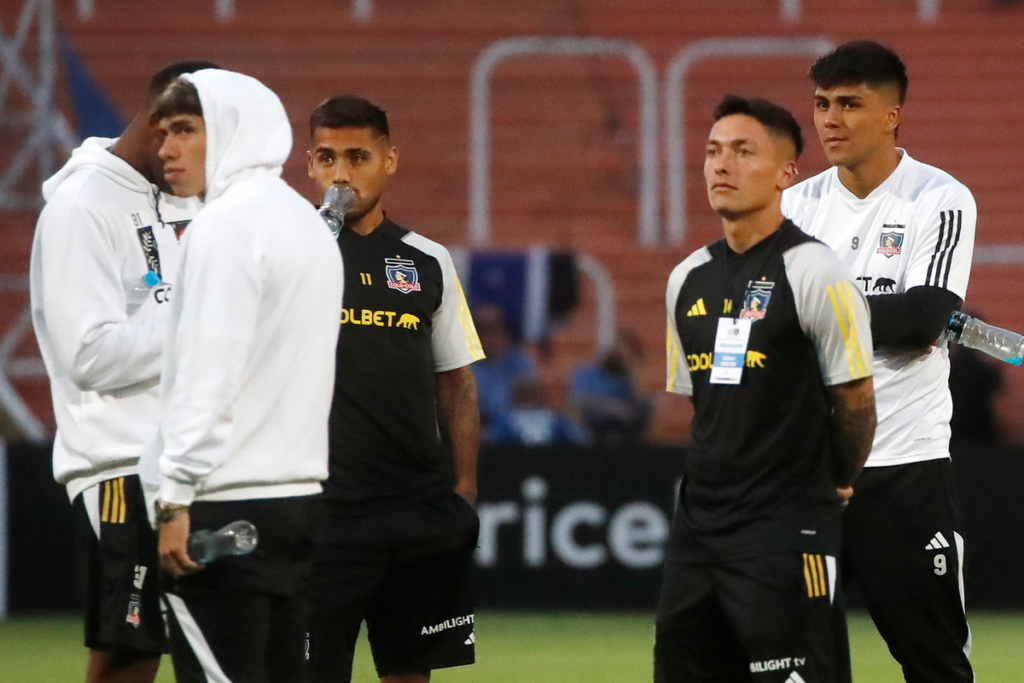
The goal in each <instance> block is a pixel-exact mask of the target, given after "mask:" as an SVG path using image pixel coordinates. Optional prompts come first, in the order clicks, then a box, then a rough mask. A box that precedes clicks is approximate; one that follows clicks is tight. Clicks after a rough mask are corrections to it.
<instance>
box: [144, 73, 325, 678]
mask: <svg viewBox="0 0 1024 683" xmlns="http://www.w3.org/2000/svg"><path fill="white" fill-rule="evenodd" d="M154 118H158V119H159V128H160V130H161V132H162V134H163V135H164V136H165V139H164V142H163V146H162V147H161V148H160V157H161V159H163V161H164V178H165V179H166V180H167V182H168V183H169V184H170V185H171V186H172V187H173V188H174V191H175V193H176V194H178V195H181V196H190V195H194V194H196V195H200V196H202V197H203V198H204V201H205V205H204V207H203V208H202V210H200V212H199V213H198V214H197V216H196V218H195V219H194V220H193V222H192V224H191V226H190V227H189V231H188V234H187V236H186V238H185V241H184V243H183V253H182V259H181V269H180V276H179V283H178V286H177V287H176V289H175V297H174V300H173V301H172V304H171V322H170V330H169V334H168V338H167V347H166V354H165V364H164V373H163V385H162V392H161V418H160V432H159V438H160V443H159V444H158V448H154V449H153V450H152V453H150V452H149V451H147V454H146V455H145V456H143V463H142V473H143V477H144V478H145V479H146V481H147V484H148V483H149V480H150V477H151V476H152V478H153V479H154V480H155V481H154V483H155V484H156V485H157V486H158V487H159V493H158V500H157V501H156V518H157V521H158V522H159V532H160V549H159V553H160V561H161V566H162V567H163V568H164V569H165V570H166V571H167V572H168V573H169V574H171V575H172V577H173V578H172V579H171V581H170V582H169V584H168V585H166V586H165V587H164V589H165V592H166V600H167V604H168V607H169V610H168V622H169V626H170V639H171V657H172V660H173V662H174V670H175V676H176V678H177V680H178V681H179V683H189V682H191V681H197V682H198V681H232V682H233V683H243V682H246V681H268V680H269V681H274V682H275V683H287V682H289V681H298V680H300V679H301V678H302V676H303V670H304V660H305V657H304V637H305V630H306V629H305V610H306V607H305V591H306V585H307V583H308V575H309V569H310V566H311V563H312V540H313V531H314V520H315V518H316V516H317V514H316V513H317V507H316V503H317V502H318V494H319V493H320V490H321V489H320V481H321V480H323V479H326V478H327V418H328V412H329V409H330V405H331V397H332V392H333V382H334V363H335V346H336V344H337V338H338V319H339V318H338V316H339V315H340V314H341V305H342V288H343V285H342V283H343V277H342V265H341V254H340V253H339V251H338V247H337V244H336V243H335V242H334V238H333V236H332V235H331V232H330V230H329V229H328V227H327V226H326V225H325V224H324V222H323V221H322V220H321V219H320V217H319V216H318V215H317V212H316V210H315V209H314V208H313V207H312V205H311V204H310V203H309V202H308V201H306V200H305V199H303V198H302V197H301V196H300V195H299V194H298V193H297V192H295V191H294V190H292V189H291V188H290V187H288V185H287V184H285V182H284V181H283V180H282V179H281V177H280V176H281V171H282V165H283V164H284V162H285V160H286V159H287V157H288V153H289V151H290V150H291V143H292V137H291V126H290V124H289V123H288V117H287V115H286V114H285V111H284V107H283V106H282V105H281V102H280V100H279V99H278V98H277V96H276V95H275V94H274V93H273V92H272V91H270V90H269V89H268V88H267V87H266V86H264V85H263V84H261V83H260V82H259V81H257V80H255V79H253V78H250V77H248V76H243V75H242V74H237V73H232V72H228V71H220V70H205V71H202V72H199V73H196V74H192V75H188V76H183V77H182V78H181V79H179V80H177V81H175V82H174V83H172V84H171V85H170V86H169V87H168V89H167V90H166V91H165V92H164V94H163V95H162V96H161V98H160V100H159V102H158V104H157V107H156V114H155V117H154ZM238 519H246V520H249V521H251V522H253V523H254V524H255V525H256V527H257V529H258V531H259V545H258V546H257V548H256V550H255V552H254V553H252V554H251V555H245V556H242V557H230V558H223V559H220V560H217V561H216V562H213V563H211V564H209V565H208V566H207V567H206V568H205V569H203V570H202V571H197V570H198V569H199V566H198V565H196V564H195V563H194V562H193V561H192V559H191V558H190V557H189V554H188V551H187V542H188V536H189V531H190V529H217V528H219V527H220V526H223V525H224V524H226V523H229V522H232V521H235V520H238Z"/></svg>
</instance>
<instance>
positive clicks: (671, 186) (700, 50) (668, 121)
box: [665, 37, 834, 245]
mask: <svg viewBox="0 0 1024 683" xmlns="http://www.w3.org/2000/svg"><path fill="white" fill-rule="evenodd" d="M833 47H834V44H833V43H832V41H830V40H829V39H827V38H772V37H751V38H708V39H706V40H698V41H696V42H693V43H690V44H689V45H687V46H686V47H684V48H683V49H681V50H680V51H679V52H677V53H676V54H675V56H674V57H673V58H672V60H671V61H670V62H669V64H668V68H667V69H666V72H665V138H666V140H665V148H666V154H667V155H668V159H667V161H668V178H667V186H666V189H665V195H666V197H667V204H668V220H667V226H666V233H667V235H666V236H667V238H668V242H669V244H673V245H678V244H682V243H683V240H684V239H685V238H686V121H685V120H684V116H683V114H684V112H685V109H686V103H685V99H686V75H687V73H689V71H690V69H691V68H693V66H694V65H695V64H697V63H699V62H702V61H704V60H705V59H711V58H718V57H724V58H733V59H735V58H740V57H761V56H763V57H782V56H789V55H808V56H817V55H820V54H822V53H825V52H828V51H829V50H831V49H832V48H833Z"/></svg>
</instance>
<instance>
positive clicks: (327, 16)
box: [0, 0, 1024, 442]
mask: <svg viewBox="0 0 1024 683" xmlns="http://www.w3.org/2000/svg"><path fill="white" fill-rule="evenodd" d="M8 4H12V3H5V6H4V8H3V9H0V22H2V25H3V26H4V27H5V28H8V27H9V26H10V25H11V22H12V21H13V18H14V17H15V16H16V13H15V9H16V8H8V7H7V5H8ZM13 4H17V3H13ZM94 4H95V14H94V16H93V18H92V19H91V20H88V21H84V20H80V19H78V18H77V15H76V11H75V9H76V3H75V2H74V1H73V0H60V1H59V2H57V7H58V19H59V23H60V25H61V27H62V28H64V29H66V30H67V31H68V32H69V34H70V36H71V39H72V41H73V43H74V45H75V47H76V48H77V50H78V52H79V54H80V56H81V58H82V60H83V63H84V64H85V66H86V67H87V68H88V69H89V70H90V71H91V73H92V74H93V76H94V77H95V79H96V80H97V81H98V82H99V84H100V85H101V86H102V87H104V88H105V89H106V91H107V92H108V93H109V95H110V96H111V98H112V100H113V101H114V102H115V103H116V104H117V105H118V106H119V107H120V109H121V111H122V113H124V114H125V115H130V114H131V113H132V112H134V111H135V109H136V108H137V107H138V106H139V104H140V102H141V99H142V94H143V92H144V90H145V86H146V81H147V79H148V77H149V75H150V74H151V73H152V72H153V71H155V70H156V69H157V68H159V67H160V66H162V65H164V64H166V63H168V62H170V61H174V60H178V59H184V58H205V59H211V60H213V61H216V62H218V63H220V64H221V65H223V66H224V67H226V68H230V69H235V70H239V71H244V72H247V73H250V74H252V75H254V76H256V77H258V78H260V79H262V80H264V81H265V82H266V83H267V84H268V85H269V86H270V87H272V88H273V89H274V90H276V91H277V92H278V93H279V94H280V95H281V97H282V99H283V100H284V103H285V106H286V107H287V108H288V110H289V112H290V113H291V116H292V122H293V124H294V127H295V133H296V148H295V151H294V152H293V155H292V158H291V160H290V163H289V165H288V167H287V169H286V178H287V179H288V180H289V181H290V182H292V183H293V184H294V185H295V186H296V187H298V188H300V190H303V191H305V192H306V193H307V194H308V195H310V196H312V192H311V185H310V183H309V181H308V180H307V179H306V178H305V169H304V160H303V151H304V149H305V147H304V143H305V141H306V139H307V133H306V131H305V117H306V115H307V113H308V111H310V110H311V109H312V108H313V107H314V106H316V104H317V103H318V102H319V101H320V100H321V99H322V98H323V97H325V96H327V95H329V94H334V93H339V92H353V93H357V94H361V95H363V96H366V97H368V98H370V99H373V100H375V101H377V102H379V103H380V104H382V105H383V106H384V107H385V108H386V109H387V110H388V112H389V115H390V116H391V119H392V128H393V132H394V141H395V143H396V144H397V145H398V146H399V148H400V149H401V152H402V156H401V164H400V170H399V173H398V175H397V176H396V177H395V178H394V181H393V184H392V187H390V188H389V193H388V204H389V212H390V213H391V214H392V215H393V216H395V217H396V218H397V219H398V220H400V221H403V222H405V223H407V224H408V225H409V226H410V227H413V228H414V229H416V230H418V231H420V232H422V233H423V234H425V235H427V236H428V237H431V238H433V239H437V240H439V241H441V242H443V243H446V244H448V245H453V246H454V245H464V244H466V242H467V216H468V211H467V206H468V199H467V193H468V183H467V173H468V168H467V158H468V140H469V114H468V111H469V79H470V74H471V71H472V69H473V65H474V63H475V60H476V59H477V57H478V56H479V55H480V54H481V53H482V52H483V51H484V50H485V49H486V48H487V47H488V46H489V45H491V44H492V43H494V42H495V41H497V40H500V39H502V38H507V37H512V36H523V35H544V36H605V37H617V38H624V39H628V40H632V41H634V42H636V43H638V44H639V45H640V46H642V47H643V48H644V49H645V50H646V51H647V52H648V54H649V55H650V56H651V58H652V59H653V61H654V63H655V65H656V67H657V69H658V71H659V77H663V74H664V70H665V67H666V65H667V64H668V62H669V60H670V59H671V58H672V56H673V55H674V54H675V53H676V52H677V51H679V50H680V49H681V48H683V47H685V46H686V45H687V44H690V43H692V42H694V41H696V40H700V39H705V38H709V37H736V36H803V37H815V36H824V37H827V38H828V39H830V40H832V41H833V42H835V43H839V42H843V41H845V40H850V39H854V38H861V37H865V36H868V37H871V38H874V39H878V40H881V41H883V42H886V43H889V44H891V45H893V46H894V47H895V48H896V49H897V50H898V51H899V52H900V53H901V55H902V56H903V57H904V59H905V61H906V62H907V64H908V67H909V73H910V79H911V86H910V95H909V100H908V103H907V107H906V112H905V118H904V124H903V126H902V128H901V130H900V141H901V142H902V143H905V145H906V146H907V148H908V149H909V150H910V152H911V154H913V155H914V157H915V158H917V159H920V160H922V161H925V162H927V163H933V164H935V165H938V166H940V167H941V168H943V169H945V170H947V171H949V172H950V173H952V174H953V175H954V176H956V177H957V178H958V179H959V180H961V181H962V182H964V183H965V184H967V185H968V187H970V188H971V189H972V190H973V191H974V193H975V196H976V198H977V201H978V206H979V224H978V226H979V227H978V245H979V246H992V245H1004V244H1007V245H1019V246H1024V237H1022V236H1021V235H1020V231H1019V230H1018V228H1017V223H1018V222H1019V219H1018V218H1017V215H1018V214H1017V211H1016V209H1017V204H1018V202H1019V198H1020V191H1019V188H1020V187H1021V186H1022V185H1024V163H1022V159H1024V136H1022V135H1021V133H1020V131H1021V130H1022V128H1024V71H1022V70H1021V69H1020V68H1019V65H1020V64H1021V63H1024V41H1022V40H1021V39H1020V36H1021V35H1024V6H1011V7H996V5H995V3H994V2H991V0H962V1H960V2H956V3H953V2H944V3H940V5H939V15H938V18H937V20H936V21H935V22H933V23H930V22H926V21H922V20H921V19H920V18H919V16H918V14H917V3H916V2H914V1H913V0H901V1H899V2H885V3H882V2H878V0H804V2H802V3H801V4H802V12H801V16H800V17H799V19H798V20H797V21H793V22H787V21H784V20H783V18H782V17H780V9H779V3H776V2H770V1H767V0H765V1H762V2H757V3H751V2H748V1H744V0H719V1H717V2H709V1H706V0H682V1H680V0H633V1H629V2H627V1H625V0H618V1H613V0H572V1H569V0H565V1H558V0H556V1H554V2H552V1H551V0H522V1H520V2H516V3H509V2H501V1H499V0H434V1H432V2H422V1H420V0H375V2H374V3H373V15H372V18H371V19H370V20H369V21H365V22H361V21H357V20H355V19H354V18H353V17H352V16H351V10H350V8H351V6H352V5H351V3H350V2H349V1H348V0H345V1H342V0H290V1H289V2H288V3H281V2H276V1H274V0H235V16H234V18H232V19H229V20H228V21H225V22H218V21H217V20H216V19H215V18H214V11H213V2H212V0H180V1H179V2H174V3H162V4H160V5H159V6H157V5H154V4H152V3H140V2H136V1H135V0H94ZM808 66H809V59H808V58H804V57H758V58H753V59H751V58H747V59H712V60H708V61H704V62H701V63H699V64H697V65H696V66H695V67H694V68H693V70H692V71H691V73H690V74H689V76H688V81H687V90H686V102H685V103H684V108H683V111H684V113H685V118H684V122H685V132H686V141H687V142H686V150H685V152H686V157H685V158H686V170H687V185H686V192H687V204H688V207H689V210H688V225H689V228H688V234H687V239H686V242H685V244H684V245H683V246H678V247H670V248H669V247H658V248H641V247H639V246H636V239H635V238H636V235H635V232H636V229H635V226H636V214H637V164H636V158H637V149H636V145H637V133H636V131H637V127H638V107H637V95H636V75H635V73H634V72H633V71H631V70H630V68H629V67H628V66H627V65H625V64H623V63H621V62H620V61H617V60H614V59H611V58H604V57H586V58H584V57H558V58H552V57H523V58H519V59H516V60H510V61H508V62H506V63H502V64H501V65H500V66H499V67H498V68H497V69H496V71H495V73H494V80H493V82H492V87H491V112H492V118H491V120H492V129H491V130H492V133H491V144H492V147H491V160H492V161H491V225H492V235H493V242H494V244H495V245H496V246H509V247H521V246H525V245H529V244H534V243H541V244H547V245H551V246H553V247H558V248H561V249H567V248H568V249H574V250H577V251H585V252H587V253H590V254H592V255H593V256H595V257H596V258H597V259H598V260H600V261H601V262H602V263H603V264H604V265H605V266H606V267H607V268H608V269H609V271H610V272H611V273H612V277H613V279H614V281H615V285H616V289H617V293H618V302H617V303H618V311H619V325H620V326H624V327H631V328H634V329H636V330H638V331H639V332H640V334H641V335H642V337H643V339H644V341H645V345H646V348H647V356H648V364H647V365H648V367H647V377H646V384H647V389H648V390H650V391H652V392H654V391H659V390H660V388H661V387H662V386H663V380H662V377H663V369H662V361H661V357H662V353H663V351H662V349H663V345H664V311H663V307H664V303H663V301H664V286H665V281H666V279H667V276H668V273H669V271H670V269H671V267H672V266H673V265H674V264H675V263H676V262H678V261H679V260H681V259H682V258H683V257H684V256H685V255H686V254H687V253H689V252H690V251H692V250H693V249H694V248H696V247H698V246H700V245H701V244H703V243H706V242H708V241H711V240H713V239H717V238H718V236H719V228H718V223H717V220H716V219H715V217H714V216H713V214H712V213H711V212H710V210H709V209H708V208H707V204H706V200H705V197H704V190H703V182H702V175H701V163H702V156H703V151H702V150H703V142H702V141H703V139H704V136H706V134H707V129H708V127H709V125H710V112H711V110H712V108H713V107H714V104H715V103H716V102H717V101H718V100H719V99H720V98H721V96H722V95H724V94H725V93H727V92H739V93H743V94H750V95H758V96H764V97H769V98H771V99H774V100H776V101H778V102H780V103H781V104H784V105H786V106H787V107H789V108H791V109H792V110H793V111H794V112H795V113H797V114H798V118H799V119H800V121H801V123H802V124H803V125H804V126H805V135H807V137H808V138H809V144H808V152H807V153H806V154H805V158H804V159H803V162H802V168H803V175H804V176H805V177H806V176H810V175H812V174H814V173H816V172H818V171H820V170H821V169H823V168H824V164H825V162H824V158H823V155H822V153H821V151H820V148H819V146H818V145H817V142H816V140H815V135H814V132H813V127H812V125H811V106H810V105H811V102H810V93H811V86H810V85H809V83H808V82H807V80H806V78H805V74H806V70H807V67H808ZM663 93H664V87H663V86H662V87H661V94H662V95H663ZM663 111H664V110H663V107H659V118H660V125H661V126H662V133H661V135H660V137H659V139H660V140H664V129H663V126H664V116H663ZM0 144H3V141H2V138H0ZM2 154H3V150H2V149H0V155H2ZM664 158H665V157H664V154H662V158H661V164H662V165H663V164H664ZM664 175H665V174H664V172H663V171H662V172H661V173H660V176H661V177H662V178H664ZM659 192H660V194H662V195H663V194H664V182H662V185H661V187H660V188H659ZM661 206H662V207H664V197H662V200H661ZM32 221H33V217H32V215H30V214H17V215H15V214H12V213H11V212H3V211H0V225H2V226H3V231H4V232H3V234H4V239H3V240H2V246H0V268H2V272H13V273H24V272H26V270H27V260H28V250H29V243H30V236H31V224H32ZM1022 286H1024V263H1020V262H1018V263H1011V264H1006V265H999V266H995V265H986V264H984V263H979V264H978V265H977V266H976V267H975V268H974V274H973V278H972V284H971V291H970V294H969V301H968V305H969V306H971V307H973V308H975V309H977V310H979V311H981V312H982V314H983V315H984V317H985V318H986V319H987V320H988V321H990V322H992V323H994V324H997V325H1001V326H1005V327H1011V328H1015V329H1018V330H1022V331H1024V307H1022V306H1020V305H1019V303H1018V301H1019V299H1020V294H1019V293H1018V292H1019V290H1020V289H1021V288H1022ZM3 298H4V300H5V301H6V299H8V298H10V297H9V296H8V295H4V297H3ZM581 304H582V305H581V306H580V309H579V311H578V312H577V314H576V315H575V317H574V319H573V320H572V321H571V322H570V324H569V325H568V326H567V327H566V328H564V329H563V330H562V331H561V332H559V333H558V334H557V335H556V336H555V338H554V340H553V351H554V353H553V354H552V360H551V361H549V362H548V363H547V365H548V366H549V367H547V368H546V369H547V373H546V375H547V377H548V378H549V380H548V381H549V385H550V386H549V389H550V391H551V395H552V398H558V397H559V395H560V393H561V390H562V387H563V386H564V383H565V381H566V380H567V377H568V373H569V370H570V368H571V367H572V366H573V365H574V364H576V363H578V362H581V361H583V360H585V359H588V358H590V357H591V356H592V354H593V332H592V330H593V329H594V320H593V312H592V311H593V298H592V293H591V292H589V288H588V287H586V286H584V289H583V299H582V302H581ZM17 305H22V304H17ZM8 308H9V305H8V304H6V303H5V304H3V306H2V307H0V318H2V319H4V320H6V319H9V318H10V316H11V313H10V312H9V311H8ZM1008 370H1010V371H1008V372H1007V373H1006V377H1007V379H1008V380H1009V384H1010V387H1011V390H1012V391H1011V394H1012V396H1011V399H1010V401H1009V403H1008V405H1007V410H1008V411H1009V412H1012V413H1013V414H1017V413H1020V412H1022V411H1024V372H1022V371H1013V370H1012V369H1008ZM19 387H20V385H19ZM36 393H38V394H39V395H38V396H36V395H35V394H36ZM45 396H46V394H45V392H42V393H40V392H35V393H34V394H33V398H34V399H36V400H34V401H33V407H34V408H35V410H36V412H37V413H38V414H46V415H48V414H49V406H48V405H46V399H45ZM48 419H49V418H48ZM683 422H684V419H683V417H682V416H679V415H663V416H661V418H659V419H658V420H657V424H656V430H657V432H658V436H659V437H661V438H666V439H677V438H679V436H680V435H681V434H682V433H683V430H684V424H683ZM1015 430H1016V431H1015V432H1014V433H1013V436H1014V438H1015V440H1017V441H1020V442H1024V425H1021V426H1020V427H1015Z"/></svg>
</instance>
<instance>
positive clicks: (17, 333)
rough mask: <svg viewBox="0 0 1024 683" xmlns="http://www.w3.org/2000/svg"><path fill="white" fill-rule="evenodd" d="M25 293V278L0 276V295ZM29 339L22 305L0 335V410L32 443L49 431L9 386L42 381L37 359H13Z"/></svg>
mask: <svg viewBox="0 0 1024 683" xmlns="http://www.w3.org/2000/svg"><path fill="white" fill-rule="evenodd" d="M27 291H28V276H25V275H0V293H3V292H27ZM31 335H32V310H31V308H30V307H29V306H27V305H26V306H25V307H24V308H23V309H22V310H21V312H20V313H19V314H18V317H17V318H15V319H14V322H13V323H11V325H10V327H8V328H7V329H6V330H4V333H3V335H0V406H3V409H4V410H5V411H6V412H7V415H8V416H9V417H10V418H11V420H13V421H14V424H16V425H17V426H18V428H19V429H20V430H21V432H22V433H23V434H24V435H25V436H26V437H28V438H29V439H31V440H32V441H43V440H45V439H46V438H47V437H48V436H49V430H47V428H46V427H44V426H43V423H42V422H40V421H39V419H38V418H37V417H36V416H35V415H33V414H32V410H31V409H30V408H29V407H28V405H27V404H26V403H25V401H24V400H23V399H22V398H21V394H19V393H18V391H17V389H15V388H14V385H13V384H12V383H11V380H12V379H46V367H45V366H44V365H43V360H42V359H41V358H38V357H36V358H18V357H15V355H14V354H15V353H16V352H17V350H18V348H19V347H20V346H21V344H22V342H23V341H24V340H25V337H26V336H31Z"/></svg>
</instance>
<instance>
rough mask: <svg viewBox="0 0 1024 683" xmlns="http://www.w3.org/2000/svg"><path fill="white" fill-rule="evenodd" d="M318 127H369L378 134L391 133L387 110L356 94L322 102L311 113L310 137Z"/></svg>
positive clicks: (335, 97) (385, 135)
mask: <svg viewBox="0 0 1024 683" xmlns="http://www.w3.org/2000/svg"><path fill="white" fill-rule="evenodd" d="M317 128H369V129H371V130H372V131H373V132H374V133H376V134H377V135H378V136H383V137H388V136H390V135H391V132H390V130H389V129H388V115H387V112H385V111H384V110H383V109H381V108H380V107H378V106H377V105H376V104H374V103H373V102H370V101H369V100H365V99H363V98H362V97H357V96H355V95H335V96H334V97H328V98H327V99H326V100H324V101H323V102H321V103H320V106H318V107H317V108H316V109H314V110H313V113H312V114H310V115H309V135H310V137H312V136H313V135H315V134H316V129H317Z"/></svg>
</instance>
